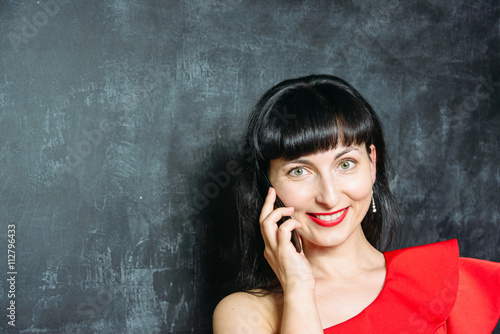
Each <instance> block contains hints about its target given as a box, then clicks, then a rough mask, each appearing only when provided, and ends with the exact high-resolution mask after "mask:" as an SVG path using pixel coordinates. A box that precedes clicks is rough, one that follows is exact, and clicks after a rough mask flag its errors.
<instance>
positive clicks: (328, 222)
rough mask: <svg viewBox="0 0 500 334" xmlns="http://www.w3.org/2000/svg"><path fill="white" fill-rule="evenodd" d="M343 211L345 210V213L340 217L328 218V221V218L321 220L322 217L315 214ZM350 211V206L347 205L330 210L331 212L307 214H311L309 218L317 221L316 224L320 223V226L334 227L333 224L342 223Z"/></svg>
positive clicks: (322, 214)
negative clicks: (333, 210) (343, 207)
mask: <svg viewBox="0 0 500 334" xmlns="http://www.w3.org/2000/svg"><path fill="white" fill-rule="evenodd" d="M342 211H344V213H343V214H342V215H340V217H338V218H337V219H335V220H328V221H327V220H321V219H319V218H317V217H315V216H331V215H334V214H336V213H339V212H342ZM348 211H349V207H347V208H345V209H341V210H337V211H335V212H330V213H307V215H308V216H309V218H311V220H312V221H313V222H315V223H316V224H318V225H320V226H324V227H333V226H336V225H338V224H340V223H341V222H342V221H343V220H344V218H345V216H346V215H347V212H348Z"/></svg>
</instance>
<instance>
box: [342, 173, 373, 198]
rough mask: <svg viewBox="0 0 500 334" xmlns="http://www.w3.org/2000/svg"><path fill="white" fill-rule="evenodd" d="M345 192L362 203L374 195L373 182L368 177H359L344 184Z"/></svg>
mask: <svg viewBox="0 0 500 334" xmlns="http://www.w3.org/2000/svg"><path fill="white" fill-rule="evenodd" d="M343 190H344V191H343V192H344V193H345V194H346V195H347V196H349V197H350V198H352V199H353V200H355V201H362V200H364V199H366V198H368V197H370V199H371V195H372V180H371V177H370V174H368V177H357V178H353V179H352V180H346V182H344V183H343Z"/></svg>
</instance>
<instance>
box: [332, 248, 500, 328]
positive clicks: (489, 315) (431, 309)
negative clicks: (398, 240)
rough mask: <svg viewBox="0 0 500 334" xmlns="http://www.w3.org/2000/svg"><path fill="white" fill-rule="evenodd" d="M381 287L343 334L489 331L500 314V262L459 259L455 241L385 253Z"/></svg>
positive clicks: (346, 325)
mask: <svg viewBox="0 0 500 334" xmlns="http://www.w3.org/2000/svg"><path fill="white" fill-rule="evenodd" d="M384 256H385V260H386V264H387V273H386V279H385V283H384V287H383V288H382V291H381V292H380V294H379V295H378V297H377V298H376V299H375V300H374V301H373V302H372V303H371V304H370V305H369V306H368V307H366V308H365V309H364V310H363V311H362V312H361V313H359V314H358V315H356V316H354V317H353V318H351V319H349V320H347V321H345V322H343V323H340V324H338V325H335V326H333V327H330V328H327V329H325V330H324V333H326V334H339V333H341V334H342V333H384V334H392V333H394V334H396V333H397V334H412V333H435V334H442V333H453V334H483V333H488V334H490V333H491V332H492V331H493V330H494V329H495V326H496V324H497V322H498V319H499V316H500V263H496V262H489V261H483V260H476V259H469V258H459V254H458V243H457V241H456V240H449V241H443V242H438V243H435V244H430V245H424V246H417V247H410V248H405V249H399V250H395V251H391V252H386V253H384Z"/></svg>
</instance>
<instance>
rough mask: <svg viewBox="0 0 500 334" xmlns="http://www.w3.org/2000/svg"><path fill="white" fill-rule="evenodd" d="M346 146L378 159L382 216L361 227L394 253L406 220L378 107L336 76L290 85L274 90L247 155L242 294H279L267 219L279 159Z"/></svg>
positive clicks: (257, 118)
mask: <svg viewBox="0 0 500 334" xmlns="http://www.w3.org/2000/svg"><path fill="white" fill-rule="evenodd" d="M338 144H343V145H345V146H350V145H363V144H364V145H365V146H366V150H367V152H368V153H370V151H371V149H370V145H372V144H373V145H374V146H375V148H376V151H377V160H376V168H377V177H376V179H375V184H374V186H373V197H374V200H375V202H376V205H377V212H376V213H373V212H372V210H368V212H367V214H366V216H365V217H364V218H363V221H362V222H361V226H362V228H363V232H364V234H365V236H366V238H367V240H368V241H369V242H370V243H371V244H372V245H373V246H374V247H376V248H377V249H379V250H387V249H389V247H390V246H391V243H392V242H393V241H394V239H395V237H396V234H397V225H398V215H397V210H396V206H395V203H394V199H393V196H392V193H391V191H390V189H389V179H388V170H389V167H390V166H389V160H388V157H387V153H386V147H385V142H384V136H383V133H382V127H381V124H380V120H379V118H378V116H377V114H376V113H375V111H374V110H373V108H372V106H371V105H370V104H369V103H368V102H367V101H366V99H365V98H363V96H361V94H360V93H359V92H358V91H357V90H356V89H355V88H354V87H352V86H351V85H350V84H349V83H347V82H346V81H344V80H342V79H340V78H337V77H335V76H331V75H310V76H306V77H301V78H296V79H290V80H286V81H283V82H281V83H279V84H278V85H276V86H274V87H272V88H271V89H270V90H268V91H267V92H266V93H265V94H264V95H263V96H262V98H261V99H260V100H259V101H258V103H257V104H256V106H255V107H254V109H253V110H252V113H251V115H250V119H249V122H248V127H247V131H246V136H245V142H244V147H243V154H242V166H243V172H242V173H241V174H240V179H239V182H238V185H237V188H236V191H237V205H238V214H239V219H240V245H241V248H242V269H241V271H240V275H239V283H240V285H241V288H242V290H245V291H250V290H253V291H255V289H260V290H261V291H264V292H265V293H266V292H272V291H275V290H279V282H278V280H277V278H276V275H275V274H274V272H273V271H272V269H271V267H270V266H269V264H268V263H267V261H266V259H265V258H264V255H263V254H264V241H263V238H262V235H261V232H260V225H259V215H260V212H261V209H262V206H263V204H264V199H265V197H266V194H267V189H268V188H267V186H266V184H265V182H264V181H263V176H262V174H263V173H268V171H269V162H270V161H271V160H272V159H277V158H283V159H285V160H292V159H295V158H298V157H301V156H304V155H309V154H313V153H317V152H322V151H327V150H330V149H334V148H335V147H337V145H338Z"/></svg>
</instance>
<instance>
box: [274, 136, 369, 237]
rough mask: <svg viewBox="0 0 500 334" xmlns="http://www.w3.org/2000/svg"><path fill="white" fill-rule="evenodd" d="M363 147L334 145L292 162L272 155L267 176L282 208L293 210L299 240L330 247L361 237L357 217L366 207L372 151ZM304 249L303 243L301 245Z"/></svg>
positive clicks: (359, 217) (367, 204)
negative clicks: (286, 207)
mask: <svg viewBox="0 0 500 334" xmlns="http://www.w3.org/2000/svg"><path fill="white" fill-rule="evenodd" d="M370 149H371V152H370V153H369V154H368V152H367V151H366V148H365V145H364V144H363V145H360V146H342V145H338V146H337V147H336V148H335V149H332V150H330V151H325V152H320V153H316V154H311V155H307V156H302V157H300V158H298V159H294V160H290V161H287V160H283V159H274V160H271V163H270V173H269V178H270V181H271V183H272V184H273V186H274V188H275V189H276V193H277V194H278V196H279V197H280V198H281V200H282V201H283V203H284V204H285V205H286V206H292V207H294V208H295V211H294V212H293V214H292V218H294V219H295V220H297V221H299V222H300V223H301V224H302V227H301V228H300V229H298V232H299V233H300V235H301V237H302V242H303V243H306V244H307V243H309V242H310V243H312V244H315V245H317V246H336V245H340V244H342V243H344V242H345V241H347V240H349V239H353V238H354V239H356V238H359V237H362V236H363V232H362V229H361V221H362V220H363V218H364V216H365V215H366V212H367V211H368V209H369V208H370V203H371V196H372V187H373V183H374V182H375V172H376V167H375V166H376V151H375V146H373V145H371V146H370ZM306 247H307V245H306Z"/></svg>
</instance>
